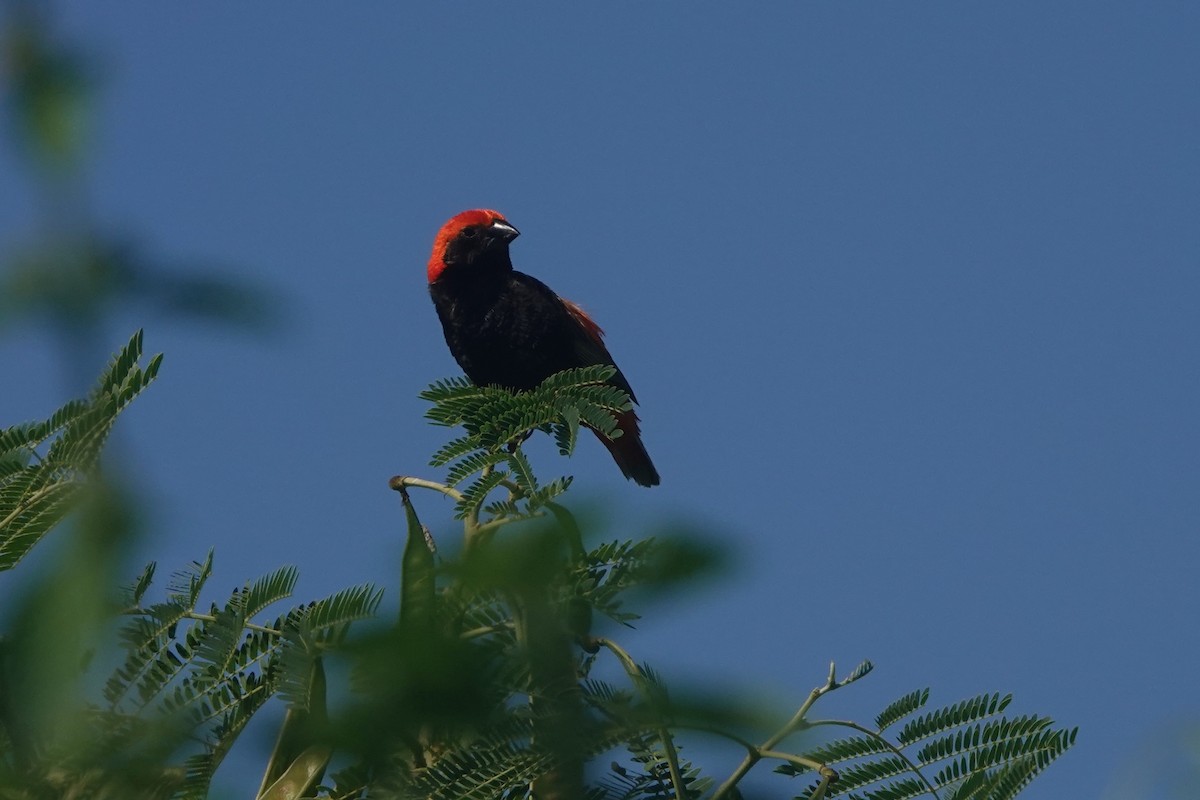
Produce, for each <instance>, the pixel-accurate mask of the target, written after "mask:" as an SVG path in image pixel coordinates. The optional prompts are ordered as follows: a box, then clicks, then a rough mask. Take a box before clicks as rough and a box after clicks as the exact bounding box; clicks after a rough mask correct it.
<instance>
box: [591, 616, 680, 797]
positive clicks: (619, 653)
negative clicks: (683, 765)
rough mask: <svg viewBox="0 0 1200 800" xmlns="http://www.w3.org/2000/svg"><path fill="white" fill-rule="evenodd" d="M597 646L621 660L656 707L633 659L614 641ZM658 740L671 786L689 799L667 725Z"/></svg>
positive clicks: (605, 640)
mask: <svg viewBox="0 0 1200 800" xmlns="http://www.w3.org/2000/svg"><path fill="white" fill-rule="evenodd" d="M595 644H597V645H599V646H600V647H607V648H608V649H609V650H610V651H612V653H613V655H615V656H616V657H617V659H618V660H620V662H621V666H623V667H624V668H625V672H626V674H628V675H629V678H630V680H632V681H633V684H634V686H636V687H638V689H640V690H641V692H642V694H643V695H644V696H645V697H646V699H647V700H649V701H650V702H651V704H652V705H655V703H654V698H652V697H650V693H649V692H647V691H646V689H645V687H646V677H645V676H644V675H643V674H642V671H641V669H639V668H638V665H637V664H636V663H635V662H634V660H633V657H632V656H630V655H629V653H627V652H625V649H624V648H622V647H621V646H620V645H619V644H617V643H616V642H614V641H613V640H612V639H604V638H599V639H596V640H595ZM656 710H657V709H656ZM658 738H659V739H661V740H662V743H663V752H664V753H666V756H667V768H668V769H669V770H670V772H671V786H672V787H673V788H674V789H675V796H676V797H687V793H686V791H685V789H686V788H687V785H686V784H685V783H684V781H683V772H682V771H680V769H679V754H678V753H677V752H675V741H674V740H673V739H672V738H671V731H670V730H668V729H667V727H666V726H665V725H660V726H659V728H658Z"/></svg>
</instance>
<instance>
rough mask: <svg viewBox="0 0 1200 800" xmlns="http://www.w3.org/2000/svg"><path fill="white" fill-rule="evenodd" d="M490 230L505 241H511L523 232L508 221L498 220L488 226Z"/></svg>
mask: <svg viewBox="0 0 1200 800" xmlns="http://www.w3.org/2000/svg"><path fill="white" fill-rule="evenodd" d="M488 232H489V233H491V234H492V235H493V236H495V237H496V238H497V239H501V240H502V241H505V242H511V241H512V240H513V239H515V238H517V237H518V236H520V235H521V232H520V231H519V230H517V229H516V228H514V227H513V226H512V225H509V224H508V223H507V222H502V221H501V220H496V221H495V222H493V223H492V224H491V225H490V226H489V227H488Z"/></svg>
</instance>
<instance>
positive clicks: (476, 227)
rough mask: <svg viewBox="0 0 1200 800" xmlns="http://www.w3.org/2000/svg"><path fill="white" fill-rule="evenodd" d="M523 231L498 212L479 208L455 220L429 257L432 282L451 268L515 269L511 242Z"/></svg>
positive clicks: (443, 230)
mask: <svg viewBox="0 0 1200 800" xmlns="http://www.w3.org/2000/svg"><path fill="white" fill-rule="evenodd" d="M520 235H521V232H520V231H518V230H517V229H516V228H514V227H513V226H512V225H510V224H508V220H506V219H505V218H504V217H503V215H501V214H500V212H498V211H490V210H488V209H483V208H477V209H473V210H471V211H464V212H462V213H461V214H456V215H455V216H453V217H451V218H450V220H449V222H447V223H446V224H445V225H443V226H442V229H441V230H440V231H438V234H437V238H436V239H434V240H433V254H432V255H431V256H430V257H429V270H428V275H429V282H430V283H433V282H435V281H436V280H438V279H439V278H440V277H442V273H444V272H445V271H446V270H447V269H452V270H458V269H461V268H463V267H467V268H471V267H476V268H478V267H492V268H498V269H503V270H508V269H512V262H511V261H510V260H509V258H508V243H509V242H511V241H512V240H513V239H515V238H517V237H518V236H520Z"/></svg>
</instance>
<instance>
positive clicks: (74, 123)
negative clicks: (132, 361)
mask: <svg viewBox="0 0 1200 800" xmlns="http://www.w3.org/2000/svg"><path fill="white" fill-rule="evenodd" d="M0 11H2V12H3V20H2V22H0V25H2V27H0V81H2V85H3V90H4V97H3V101H4V102H3V107H4V111H5V122H6V127H7V129H8V131H9V132H10V133H11V136H10V137H9V141H10V142H11V143H12V145H13V149H14V153H15V155H17V156H18V158H19V159H20V160H21V161H22V163H24V164H25V165H26V166H27V167H28V168H29V177H30V179H31V180H32V184H31V187H32V197H31V198H30V205H31V207H35V208H37V209H38V210H39V211H40V212H41V214H40V216H41V219H40V220H39V221H38V226H37V230H36V232H34V233H30V234H28V235H27V238H26V240H25V241H6V242H3V243H2V244H0V332H3V331H4V330H6V329H9V328H12V327H15V326H17V325H19V324H21V323H26V322H36V321H40V322H43V323H46V324H48V326H49V329H50V330H51V331H52V332H54V333H55V334H56V335H58V336H59V337H60V339H61V341H62V343H63V347H64V361H65V362H66V363H68V364H70V365H71V367H72V369H74V370H75V372H79V371H80V370H82V369H88V370H89V371H90V366H87V365H88V364H90V363H91V358H92V357H93V356H95V355H97V354H96V353H93V352H92V350H93V348H94V347H95V343H96V342H99V341H103V340H104V339H105V338H107V337H106V333H107V331H106V327H107V326H106V325H105V322H106V321H107V320H108V318H109V317H111V316H112V315H113V314H114V313H115V312H117V311H118V310H121V309H125V308H127V307H129V306H131V305H134V304H137V305H140V306H141V307H142V308H143V309H145V311H147V312H149V313H151V314H160V315H162V316H164V317H165V318H166V319H168V320H172V321H174V320H178V319H183V318H195V319H198V320H202V321H209V322H217V323H222V324H232V325H237V326H240V327H243V328H248V329H253V330H265V329H268V328H270V327H271V326H273V325H275V324H276V323H277V322H278V320H279V315H278V311H277V304H276V302H275V301H274V299H273V298H272V296H271V295H270V294H269V293H268V292H267V291H265V290H264V289H262V288H261V287H257V286H253V285H251V284H249V283H247V282H245V281H244V280H240V279H239V280H235V279H231V278H228V277H219V276H217V274H216V273H215V271H214V269H213V268H212V266H211V265H182V266H180V265H175V264H165V263H161V262H160V261H159V260H158V259H156V258H152V257H149V256H147V255H146V253H145V252H144V249H143V248H141V247H139V246H138V245H137V244H136V243H135V242H132V241H129V240H128V239H127V238H126V237H124V236H122V235H120V234H116V233H111V232H106V231H104V230H102V229H101V228H100V227H99V226H98V225H97V224H96V223H95V222H94V221H93V220H92V219H91V218H90V215H89V214H88V211H87V208H86V203H85V202H84V200H83V198H84V197H86V192H85V191H84V189H83V186H82V183H83V181H84V177H85V174H86V170H85V167H86V164H87V161H88V155H89V152H90V145H91V135H90V132H91V130H92V129H93V128H94V127H95V121H94V117H93V112H94V106H95V103H96V94H97V90H98V88H99V81H98V80H97V79H96V77H95V75H96V69H95V66H94V64H93V63H92V61H91V59H89V58H88V57H86V56H84V55H81V54H80V53H78V52H77V50H76V49H74V48H72V47H71V46H69V45H67V44H65V43H63V42H60V41H58V40H57V39H56V38H55V37H54V36H53V34H52V31H51V24H50V18H49V17H50V8H49V5H48V4H45V3H37V2H32V1H29V0H8V2H6V3H3V4H2V5H0ZM14 185H15V184H14ZM13 234H14V232H11V231H10V232H9V235H13ZM70 377H71V383H72V385H77V384H78V383H79V382H80V381H81V380H82V379H83V378H85V377H87V376H86V375H78V374H75V375H71V376H70Z"/></svg>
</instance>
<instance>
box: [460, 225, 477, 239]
mask: <svg viewBox="0 0 1200 800" xmlns="http://www.w3.org/2000/svg"><path fill="white" fill-rule="evenodd" d="M477 233H479V229H478V228H474V227H471V228H463V229H462V237H463V238H464V239H474V238H475V234H477Z"/></svg>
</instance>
